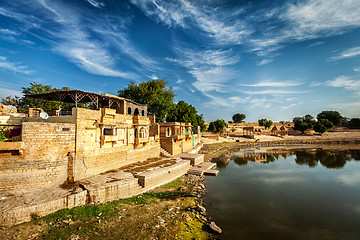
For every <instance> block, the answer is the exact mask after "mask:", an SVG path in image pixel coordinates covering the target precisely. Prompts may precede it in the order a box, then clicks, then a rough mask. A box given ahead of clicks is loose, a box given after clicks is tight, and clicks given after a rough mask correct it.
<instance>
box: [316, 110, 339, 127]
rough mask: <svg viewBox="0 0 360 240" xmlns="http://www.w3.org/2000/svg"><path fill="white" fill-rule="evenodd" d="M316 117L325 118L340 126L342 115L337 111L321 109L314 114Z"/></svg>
mask: <svg viewBox="0 0 360 240" xmlns="http://www.w3.org/2000/svg"><path fill="white" fill-rule="evenodd" d="M316 118H317V119H318V120H320V119H327V120H329V121H330V122H332V123H333V124H334V126H340V125H341V123H342V121H343V117H342V116H341V114H340V113H339V112H337V111H322V112H321V113H319V114H318V115H317V116H316Z"/></svg>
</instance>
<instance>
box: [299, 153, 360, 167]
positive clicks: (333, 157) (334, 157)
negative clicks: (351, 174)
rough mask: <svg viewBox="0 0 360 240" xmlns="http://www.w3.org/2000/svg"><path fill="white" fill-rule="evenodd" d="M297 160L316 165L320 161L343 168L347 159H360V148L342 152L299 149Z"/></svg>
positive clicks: (328, 165) (303, 163) (325, 165)
mask: <svg viewBox="0 0 360 240" xmlns="http://www.w3.org/2000/svg"><path fill="white" fill-rule="evenodd" d="M295 155H296V159H295V162H296V163H297V164H299V165H308V166H309V167H315V166H316V165H317V163H318V162H320V163H321V165H323V166H324V167H327V168H343V167H344V166H345V164H346V162H347V161H350V160H351V159H354V160H355V159H359V157H360V151H359V150H349V151H341V152H330V151H325V150H317V151H316V152H315V153H311V152H307V151H297V152H296V153H295Z"/></svg>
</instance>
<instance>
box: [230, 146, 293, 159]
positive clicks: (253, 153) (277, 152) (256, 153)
mask: <svg viewBox="0 0 360 240" xmlns="http://www.w3.org/2000/svg"><path fill="white" fill-rule="evenodd" d="M235 155H236V156H237V157H239V158H244V159H246V160H248V161H252V162H268V156H269V155H270V156H274V157H275V158H276V159H277V160H278V159H279V158H280V157H283V158H284V159H286V158H287V157H289V156H291V155H294V152H293V151H290V150H284V149H272V150H266V149H255V150H244V151H240V152H238V153H236V154H235Z"/></svg>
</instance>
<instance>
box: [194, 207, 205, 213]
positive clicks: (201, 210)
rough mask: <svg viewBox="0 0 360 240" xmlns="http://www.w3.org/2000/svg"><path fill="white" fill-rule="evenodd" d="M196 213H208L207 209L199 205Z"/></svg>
mask: <svg viewBox="0 0 360 240" xmlns="http://www.w3.org/2000/svg"><path fill="white" fill-rule="evenodd" d="M196 211H198V212H200V213H204V212H206V208H204V207H203V206H201V205H199V206H197V207H196Z"/></svg>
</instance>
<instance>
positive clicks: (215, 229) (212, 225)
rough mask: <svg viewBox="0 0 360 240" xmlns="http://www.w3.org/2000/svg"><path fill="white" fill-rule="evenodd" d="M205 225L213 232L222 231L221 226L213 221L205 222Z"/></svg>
mask: <svg viewBox="0 0 360 240" xmlns="http://www.w3.org/2000/svg"><path fill="white" fill-rule="evenodd" d="M207 226H208V228H209V229H210V230H211V231H212V232H214V233H217V234H220V233H222V230H221V228H220V227H218V226H217V225H216V224H215V223H214V222H211V223H210V224H207Z"/></svg>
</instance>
